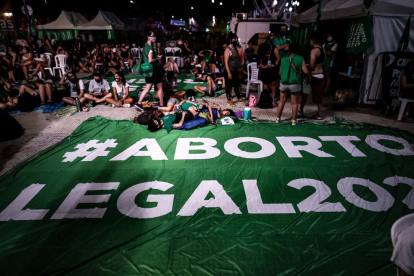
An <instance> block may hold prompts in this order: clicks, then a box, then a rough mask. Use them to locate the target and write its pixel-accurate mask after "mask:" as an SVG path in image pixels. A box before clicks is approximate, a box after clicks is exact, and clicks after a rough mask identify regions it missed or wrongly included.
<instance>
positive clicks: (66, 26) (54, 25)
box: [37, 11, 88, 30]
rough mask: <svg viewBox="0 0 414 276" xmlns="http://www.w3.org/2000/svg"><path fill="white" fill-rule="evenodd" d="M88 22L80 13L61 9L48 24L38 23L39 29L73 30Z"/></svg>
mask: <svg viewBox="0 0 414 276" xmlns="http://www.w3.org/2000/svg"><path fill="white" fill-rule="evenodd" d="M86 23H88V21H87V20H86V19H85V17H83V15H81V14H80V13H76V12H70V11H62V12H61V13H60V15H59V17H58V18H57V19H56V20H55V21H53V22H51V23H48V24H44V25H38V26H37V29H40V30H75V29H81V26H82V25H84V24H86Z"/></svg>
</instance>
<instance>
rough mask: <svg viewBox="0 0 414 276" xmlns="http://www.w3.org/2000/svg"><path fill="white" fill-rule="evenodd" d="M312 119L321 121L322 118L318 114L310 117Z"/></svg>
mask: <svg viewBox="0 0 414 276" xmlns="http://www.w3.org/2000/svg"><path fill="white" fill-rule="evenodd" d="M312 119H315V120H322V116H321V115H320V114H318V113H316V114H315V115H313V116H312Z"/></svg>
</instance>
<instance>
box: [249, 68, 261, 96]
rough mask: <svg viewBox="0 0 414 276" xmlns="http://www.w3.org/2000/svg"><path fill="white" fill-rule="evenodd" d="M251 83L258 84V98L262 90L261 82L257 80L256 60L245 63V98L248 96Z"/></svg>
mask: <svg viewBox="0 0 414 276" xmlns="http://www.w3.org/2000/svg"><path fill="white" fill-rule="evenodd" d="M251 84H257V85H258V86H259V88H258V90H259V91H258V93H259V98H260V95H261V94H262V91H263V82H262V81H261V80H259V69H258V68H257V62H252V63H249V64H248V65H247V86H246V98H248V97H249V90H250V85H251Z"/></svg>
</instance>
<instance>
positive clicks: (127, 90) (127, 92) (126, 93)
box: [122, 86, 129, 100]
mask: <svg viewBox="0 0 414 276" xmlns="http://www.w3.org/2000/svg"><path fill="white" fill-rule="evenodd" d="M128 97H129V86H126V87H125V96H124V97H123V98H122V100H125V99H127V98H128Z"/></svg>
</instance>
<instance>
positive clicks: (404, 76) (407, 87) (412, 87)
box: [400, 74, 414, 90]
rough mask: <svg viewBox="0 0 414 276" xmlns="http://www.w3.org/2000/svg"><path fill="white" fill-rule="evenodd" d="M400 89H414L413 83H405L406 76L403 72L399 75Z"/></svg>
mask: <svg viewBox="0 0 414 276" xmlns="http://www.w3.org/2000/svg"><path fill="white" fill-rule="evenodd" d="M400 82H401V89H410V90H413V89H414V84H407V76H406V75H405V74H402V75H401V80H400Z"/></svg>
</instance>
